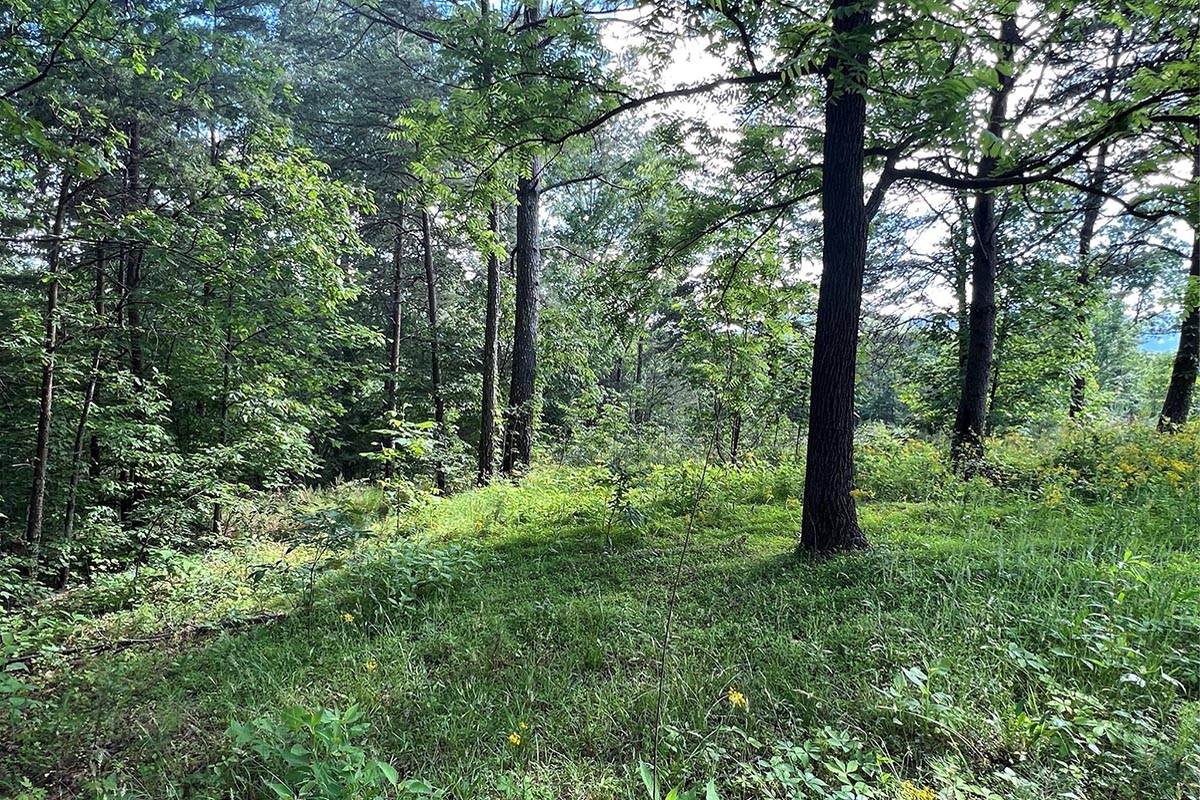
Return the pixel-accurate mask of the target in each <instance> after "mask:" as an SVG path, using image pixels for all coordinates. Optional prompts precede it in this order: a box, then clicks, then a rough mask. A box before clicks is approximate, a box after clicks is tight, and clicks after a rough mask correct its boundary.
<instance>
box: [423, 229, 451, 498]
mask: <svg viewBox="0 0 1200 800" xmlns="http://www.w3.org/2000/svg"><path fill="white" fill-rule="evenodd" d="M421 246H422V248H423V250H424V253H423V255H424V259H425V297H426V308H427V311H428V314H429V382H430V391H431V392H432V394H433V421H434V424H435V426H436V428H435V430H436V431H437V437H438V441H439V442H441V443H444V442H445V441H446V404H445V402H444V401H443V400H442V361H441V354H440V353H439V352H438V306H437V273H436V272H434V269H433V221H432V220H431V219H430V218H429V209H427V208H425V209H421ZM433 481H434V484H435V485H436V486H437V490H438V493H439V494H445V493H446V465H445V464H444V463H442V459H441V456H438V458H437V460H436V461H435V462H434V467H433Z"/></svg>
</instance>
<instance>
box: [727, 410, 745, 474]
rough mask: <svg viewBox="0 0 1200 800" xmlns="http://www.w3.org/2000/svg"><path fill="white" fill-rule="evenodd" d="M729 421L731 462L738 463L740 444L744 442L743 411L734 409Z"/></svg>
mask: <svg viewBox="0 0 1200 800" xmlns="http://www.w3.org/2000/svg"><path fill="white" fill-rule="evenodd" d="M732 416H733V419H732V420H730V423H729V463H731V464H735V465H736V464H737V463H738V446H739V445H740V444H741V443H742V412H740V411H734V412H733V414H732Z"/></svg>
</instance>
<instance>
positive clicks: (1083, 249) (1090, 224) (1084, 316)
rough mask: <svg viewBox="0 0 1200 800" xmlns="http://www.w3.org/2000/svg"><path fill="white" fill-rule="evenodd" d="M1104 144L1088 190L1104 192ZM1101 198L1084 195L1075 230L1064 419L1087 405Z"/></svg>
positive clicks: (1101, 145) (1078, 413)
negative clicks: (1070, 366)
mask: <svg viewBox="0 0 1200 800" xmlns="http://www.w3.org/2000/svg"><path fill="white" fill-rule="evenodd" d="M1107 161H1108V140H1105V141H1103V142H1101V143H1100V147H1099V149H1098V151H1097V154H1096V169H1095V171H1094V172H1093V173H1092V179H1091V181H1090V184H1091V188H1092V189H1095V190H1097V191H1099V190H1101V189H1103V188H1104V183H1105V181H1106V180H1107V178H1108V164H1107ZM1102 205H1103V198H1102V197H1101V196H1100V195H1098V194H1088V195H1085V199H1084V206H1083V223H1082V224H1081V225H1080V227H1079V250H1078V253H1079V274H1078V275H1076V276H1075V287H1076V294H1075V346H1076V350H1077V352H1078V353H1079V363H1078V364H1076V367H1075V369H1076V372H1075V376H1074V377H1073V378H1072V379H1071V406H1070V408H1069V409H1068V415H1069V416H1070V417H1071V418H1072V419H1074V418H1075V417H1077V416H1079V415H1080V414H1082V413H1083V408H1084V404H1085V403H1086V401H1087V362H1088V361H1090V358H1089V356H1088V353H1087V351H1088V339H1089V337H1088V333H1087V326H1088V306H1089V304H1090V300H1091V297H1090V295H1091V292H1092V265H1091V258H1092V238H1093V237H1094V236H1095V235H1096V222H1097V221H1098V220H1099V219H1100V207H1101V206H1102Z"/></svg>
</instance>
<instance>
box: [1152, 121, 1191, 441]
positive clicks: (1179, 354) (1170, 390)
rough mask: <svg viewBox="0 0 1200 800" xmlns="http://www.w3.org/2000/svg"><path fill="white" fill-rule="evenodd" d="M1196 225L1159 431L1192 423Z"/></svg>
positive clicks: (1159, 418) (1159, 417) (1159, 416)
mask: <svg viewBox="0 0 1200 800" xmlns="http://www.w3.org/2000/svg"><path fill="white" fill-rule="evenodd" d="M1192 183H1193V187H1192V191H1193V192H1195V191H1196V190H1197V188H1200V144H1198V145H1197V146H1196V150H1195V152H1194V153H1193V154H1192ZM1191 223H1192V266H1191V269H1190V270H1189V271H1188V283H1187V289H1186V290H1185V291H1184V300H1183V321H1182V322H1181V323H1180V325H1179V349H1178V350H1176V351H1175V363H1174V364H1173V365H1172V366H1171V383H1170V384H1169V385H1168V386H1167V396H1166V398H1165V399H1164V400H1163V407H1162V412H1161V413H1160V414H1159V415H1158V429H1159V430H1160V431H1171V430H1174V429H1175V427H1176V426H1179V425H1182V424H1184V423H1185V422H1187V420H1188V413H1189V411H1191V408H1192V393H1193V392H1194V391H1195V389H1196V372H1197V370H1198V368H1200V220H1198V219H1193V220H1191Z"/></svg>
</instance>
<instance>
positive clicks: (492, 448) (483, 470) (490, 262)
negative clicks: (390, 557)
mask: <svg viewBox="0 0 1200 800" xmlns="http://www.w3.org/2000/svg"><path fill="white" fill-rule="evenodd" d="M488 227H489V229H490V230H491V233H492V248H493V249H491V250H489V251H488V257H487V313H486V319H485V322H484V328H483V394H482V401H481V403H480V419H479V485H480V486H486V485H487V484H488V483H489V482H491V480H492V470H493V468H494V465H495V462H496V380H497V371H498V366H499V362H500V256H499V255H498V254H497V253H496V251H495V249H494V248H495V247H496V246H497V245H498V244H499V240H500V204H499V203H498V202H496V201H492V205H491V208H490V209H489V210H488Z"/></svg>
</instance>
